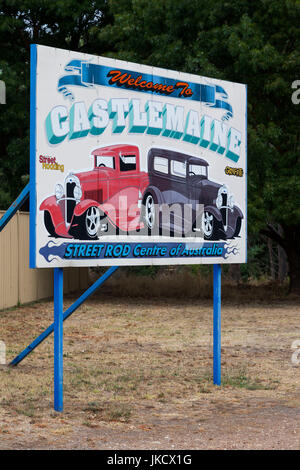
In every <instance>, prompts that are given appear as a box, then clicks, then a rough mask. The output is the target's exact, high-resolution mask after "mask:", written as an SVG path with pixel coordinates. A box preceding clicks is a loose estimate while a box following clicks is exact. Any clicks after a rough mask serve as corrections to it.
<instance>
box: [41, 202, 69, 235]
mask: <svg viewBox="0 0 300 470" xmlns="http://www.w3.org/2000/svg"><path fill="white" fill-rule="evenodd" d="M40 211H48V212H49V214H50V216H51V219H52V222H53V225H54V227H55V228H56V227H57V226H58V225H59V224H61V223H62V222H64V219H63V216H62V212H61V209H60V207H59V205H58V204H57V200H56V197H55V196H50V197H47V198H46V199H45V200H44V201H43V202H42V203H41V205H40Z"/></svg>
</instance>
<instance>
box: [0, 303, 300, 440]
mask: <svg viewBox="0 0 300 470" xmlns="http://www.w3.org/2000/svg"><path fill="white" fill-rule="evenodd" d="M70 303H71V299H67V301H66V305H65V307H67V306H68V305H69V304H70ZM52 308H53V307H52V304H51V303H50V302H43V303H37V304H33V305H30V306H26V307H21V308H18V309H15V310H10V311H3V312H0V320H1V326H0V339H2V340H5V342H6V345H7V355H8V360H11V359H12V358H13V357H14V355H16V354H17V353H18V352H19V351H20V350H21V349H22V348H23V347H25V346H26V345H27V344H28V343H29V342H30V341H31V340H32V339H33V338H34V337H35V336H36V335H37V334H38V333H39V332H41V331H42V330H43V328H45V327H47V326H48V324H50V323H51V322H52ZM299 313H300V311H299V304H298V303H297V302H296V301H288V302H287V301H286V302H279V301H277V302H274V303H270V302H269V303H267V304H266V303H265V304H261V303H253V302H252V304H251V305H249V304H248V305H247V304H246V305H243V307H241V306H240V304H234V303H231V304H229V303H227V304H226V303H225V304H224V306H223V310H222V317H223V320H222V335H223V336H222V373H223V375H222V378H223V382H222V387H220V388H217V387H214V385H213V384H212V305H211V302H206V301H203V300H201V301H200V300H197V301H196V300H190V301H188V302H186V301H184V300H159V299H156V300H146V299H141V298H137V299H131V300H130V299H126V300H125V299H122V298H120V299H116V298H112V297H108V296H104V297H101V296H99V297H94V298H93V299H91V300H90V301H89V302H87V303H86V304H84V305H83V306H82V307H81V308H80V310H79V311H78V312H76V313H75V314H74V315H73V317H71V318H70V319H69V320H68V321H67V322H66V323H65V328H64V377H65V388H64V393H65V396H64V400H65V413H64V414H63V415H60V414H57V413H54V412H53V411H52V406H53V405H52V393H53V370H52V364H53V338H52V337H51V338H49V339H48V340H47V341H45V342H44V343H43V344H42V345H41V346H40V347H39V348H38V349H37V350H36V351H35V352H33V353H32V354H31V355H30V356H29V357H28V358H27V359H25V361H24V362H23V363H21V364H20V365H19V366H18V367H17V368H13V369H12V368H6V367H2V368H1V370H0V403H1V409H0V448H12V447H14V448H129V449H130V448H142V447H144V448H166V446H167V447H168V444H170V446H171V442H173V446H175V447H176V448H202V447H204V448H223V447H225V446H227V447H228V446H229V444H228V443H229V442H231V444H230V445H231V446H233V445H236V446H240V448H242V447H243V448H245V447H247V446H246V444H245V443H244V444H241V443H240V444H239V442H240V441H239V440H241V439H242V440H241V442H242V443H243V442H244V441H243V439H246V441H247V445H248V446H250V447H251V446H252V448H260V447H261V446H262V443H263V441H262V438H261V437H259V435H260V434H259V433H260V432H261V431H262V430H263V431H265V430H266V429H271V428H270V423H269V422H268V420H269V418H270V417H269V414H268V413H272V416H273V418H272V419H273V420H274V419H275V418H274V416H275V414H274V413H276V409H277V408H278V410H279V409H280V410H286V409H290V410H292V415H293V416H294V417H295V418H296V417H297V416H298V417H299V412H300V395H299V370H300V369H299V367H300V366H298V368H297V367H295V366H293V365H292V364H291V359H290V358H291V353H292V351H291V349H290V347H291V344H292V342H293V341H294V340H295V339H300V331H299ZM276 407H277V408H276ZM282 412H284V413H285V411H282ZM251 413H252V414H251ZM257 413H260V414H259V415H258V416H256V414H257ZM280 413H281V411H280ZM297 413H298V414H297ZM252 416H253V423H252V421H251V423H252V424H251V423H250V424H249V422H248V424H245V423H247V419H248V418H249V419H250V418H251V417H252ZM254 416H256V418H255V419H254ZM225 418H226V420H227V421H226V422H227V423H228V429H227V431H226V430H225V429H224V427H223V428H222V433H221V430H219V429H221V428H220V424H219V425H218V424H217V423H218V419H220V420H221V421H220V423H221V422H222V423H223V426H224V421H223V420H224V419H225ZM285 418H286V419H288V423H289V426H290V425H291V426H294V428H295V425H294V423H293V424H291V419H292V417H288V418H287V415H285ZM241 419H242V422H243V423H244V428H243V424H241V423H242V422H241V421H240V420H241ZM251 419H252V418H251ZM270 419H271V418H270ZM276 419H277V418H276ZM230 420H237V421H236V422H235V424H234V423H232V424H230V425H229V423H231V421H230ZM259 420H262V423H263V422H264V420H265V424H262V425H261V429H260V431H258V429H256V428H255V426H256V427H257V424H255V423H257V422H260V421H259ZM283 423H284V420H283V419H282V417H278V423H275V422H274V423H273V425H274V426H273V427H275V426H277V429H278V430H279V429H280V426H282V425H283ZM298 424H299V420H298ZM218 426H219V427H218ZM251 426H252V428H253V426H254V428H255V429H256V431H255V429H254V428H253V429H254V431H255V432H254V431H253V438H252V437H251V436H252V434H251V433H252V431H251V429H252V428H251ZM264 426H265V427H264ZM294 428H293V429H294ZM199 429H202V431H199ZM233 429H235V431H234V432H233ZM253 429H252V430H253ZM295 429H296V428H295ZM199 432H200V434H199ZM226 432H227V433H226ZM278 432H279V431H278ZM232 433H233V435H232ZM297 433H300V427H299V426H298V428H297ZM278 435H279V434H278V433H277V437H278ZM165 436H169V437H170V436H171V437H170V439H171V440H170V441H166V440H164V439H165ZM212 436H213V437H212ZM246 436H248V437H247V438H246ZM255 436H256V437H255ZM292 437H293V439H294V440H292V441H289V438H288V437H287V436H286V439H287V440H286V441H284V439H285V438H284V437H280V440H279V443H277V444H276V443H275V444H274V448H279V447H283V448H290V447H293V448H295V447H297V443H298V444H299V434H297V435H295V436H292ZM224 439H225V440H226V443H225V444H224V442H225V441H224ZM251 439H252V440H251ZM255 439H257V442H256V441H255ZM266 439H267V438H266ZM268 439H273V437H272V435H271V434H270V436H269V437H268ZM297 439H298V440H297ZM246 441H245V442H246ZM265 442H268V441H265ZM266 445H267V446H268V444H266ZM269 447H270V448H273V447H272V446H271V444H269Z"/></svg>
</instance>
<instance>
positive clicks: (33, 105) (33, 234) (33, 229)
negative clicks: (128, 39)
mask: <svg viewBox="0 0 300 470" xmlns="http://www.w3.org/2000/svg"><path fill="white" fill-rule="evenodd" d="M38 47H45V46H37V45H35V44H33V45H31V71H30V75H31V85H30V89H31V93H30V95H31V100H30V189H31V190H30V205H31V210H30V267H31V268H35V267H63V266H65V267H66V266H84V267H86V266H95V265H98V266H100V265H102V266H104V265H106V266H111V265H121V266H122V265H142V264H143V265H151V264H159V265H168V264H202V263H206V264H214V263H220V262H221V263H230V262H232V263H243V262H247V109H246V108H247V87H246V85H244V86H245V103H244V106H245V130H244V158H245V161H244V164H243V168H242V169H241V170H242V171H243V179H244V186H245V191H244V201H245V202H244V205H243V210H242V216H243V217H244V219H243V222H242V223H243V225H244V227H243V237H244V239H243V242H242V243H240V246H242V249H243V250H244V251H243V253H244V255H243V259H237V258H235V257H232V253H233V252H234V250H235V248H234V246H233V244H232V243H231V246H230V243H229V249H228V243H222V242H220V239H219V243H214V241H213V242H212V243H211V246H209V244H208V243H207V242H205V241H204V240H203V239H202V240H201V242H199V243H196V242H195V240H192V241H189V239H186V240H183V239H180V240H181V243H182V242H185V241H186V242H187V243H185V245H184V244H182V249H181V251H179V255H178V257H175V258H174V257H173V258H171V255H170V252H171V249H172V246H173V244H172V243H170V242H171V241H173V240H172V239H169V243H168V241H166V239H164V240H162V239H155V238H154V239H153V240H154V241H153V244H156V245H157V246H164V247H167V248H166V249H167V257H166V256H162V257H160V258H159V257H158V258H156V259H154V258H148V259H146V258H142V257H138V256H137V255H136V254H135V252H134V248H132V252H130V256H131V258H129V257H127V258H122V257H121V255H120V256H119V257H118V256H116V257H115V258H110V259H108V258H107V257H106V254H107V253H106V252H105V251H104V250H103V258H99V259H98V258H97V259H96V258H95V259H94V260H93V261H91V259H87V258H84V259H82V260H78V258H77V259H76V258H75V251H76V246H75V249H74V250H73V252H72V253H71V256H72V257H73V258H72V261H69V260H66V253H64V259H63V261H62V262H61V263H60V262H56V261H55V260H54V258H55V256H54V255H53V254H51V253H50V255H48V252H50V251H51V250H47V247H46V246H45V247H44V253H45V252H46V254H44V255H43V256H44V257H45V259H47V258H46V257H48V259H50V256H51V263H49V264H44V265H41V264H40V262H39V263H37V256H38V249H39V248H40V245H38V246H37V243H38V242H37V212H38V207H37V205H38V204H40V202H41V201H37V194H36V185H37V171H36V168H37V162H36V159H37V151H38V149H37V125H38V124H39V123H38V122H37V115H36V113H37V105H38V103H37V57H38ZM49 49H53V48H49ZM69 52H70V51H69ZM72 54H73V53H72ZM74 54H75V53H74ZM94 57H95V58H96V56H94ZM101 59H102V58H101ZM103 59H104V60H106V61H108V60H109V59H106V58H103ZM71 62H72V61H71ZM73 62H74V61H73ZM120 63H122V64H123V63H124V62H121V61H119V62H118V64H120ZM90 65H91V64H90ZM92 65H93V64H92ZM133 65H136V66H139V64H129V66H128V67H129V68H130V67H131V68H132V66H133ZM128 67H127V68H128ZM154 70H159V71H161V74H162V75H163V74H165V76H166V75H167V74H168V73H169V72H172V73H173V74H174V73H177V72H175V71H168V70H164V69H155V68H154ZM178 76H181V74H180V73H179V72H178ZM63 78H66V77H61V78H60V80H59V84H61V86H60V89H62V88H64V87H63V86H62V84H63V85H64V84H65V82H63V81H62V79H63ZM67 78H69V77H67ZM211 80H213V79H211ZM173 81H174V80H173ZM172 83H173V82H172ZM227 83H231V82H227ZM232 85H239V86H240V85H241V84H232ZM191 86H192V85H191ZM203 86H204V85H203ZM205 86H209V85H205ZM216 86H217V85H216ZM65 88H66V87H65ZM223 91H224V90H223ZM64 93H65V94H66V93H67V92H66V91H65V90H64ZM150 96H151V95H150ZM219 101H220V102H221V104H219V106H220V108H221V109H223V108H225V111H226V113H227V114H226V113H225V115H224V116H227V117H228V116H229V117H228V118H230V112H231V111H230V109H229V108H228V106H230V107H231V105H229V104H228V103H227V102H226V100H225V101H223V102H222V100H219ZM225 105H226V106H227V108H226V106H225ZM208 109H209V108H208ZM228 109H229V111H228ZM231 110H232V108H231ZM215 121H217V120H215ZM39 125H40V124H39ZM133 140H134V139H133ZM231 161H232V160H231ZM227 163H230V161H229V160H228V161H227ZM224 164H225V163H224ZM226 168H229V170H228V171H231V172H232V171H234V170H236V169H235V168H230V167H229V166H227V167H226ZM148 171H149V169H148ZM228 174H229V173H228ZM231 175H232V176H231V178H232V184H233V185H234V184H235V182H234V179H236V178H235V176H234V172H233V173H231ZM223 186H225V185H223ZM234 207H235V206H234ZM138 241H140V240H138ZM147 241H149V242H151V241H152V238H151V239H149V240H146V242H147ZM113 242H116V243H121V244H124V243H126V240H125V238H124V237H121V239H120V238H119V239H115V240H113V241H112V242H111V243H113ZM225 242H226V240H225ZM238 242H239V241H238ZM53 243H54V242H53ZM92 243H94V242H92ZM104 243H106V246H107V243H109V241H108V242H104ZM176 243H177V247H178V244H179V242H178V238H177V239H176ZM94 244H95V243H94ZM47 245H49V244H47ZM81 245H83V243H81ZM131 245H132V246H134V243H132V242H130V246H131ZM135 245H136V244H135ZM52 246H53V245H52V243H51V247H52ZM216 246H217V247H218V248H219V247H221V248H220V252H221V251H222V250H223V251H222V253H223V254H222V255H218V257H217V256H216V251H215V252H214V250H216V249H217V248H216ZM186 247H188V248H191V250H192V251H193V252H199V254H197V253H196V255H193V256H190V255H186V254H184V256H186V258H185V259H184V258H183V255H182V253H183V252H184V250H185V251H186V252H188V253H190V251H189V249H187V248H186ZM194 247H196V248H194ZM185 248H186V249H185ZM70 250H71V248H70ZM201 250H202V251H201ZM52 251H53V253H54V252H55V248H53V250H52ZM79 251H80V250H79V249H78V251H77V252H79ZM86 251H88V248H87V249H86ZM227 251H228V252H230V253H229V254H228V253H227ZM40 253H41V248H40ZM207 253H209V254H207ZM101 256H102V255H101ZM222 257H223V259H222ZM48 259H47V261H48ZM53 261H54V262H53Z"/></svg>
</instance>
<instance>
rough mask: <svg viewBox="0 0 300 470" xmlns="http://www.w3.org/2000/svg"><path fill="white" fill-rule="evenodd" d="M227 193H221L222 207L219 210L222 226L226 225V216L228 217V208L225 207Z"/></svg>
mask: <svg viewBox="0 0 300 470" xmlns="http://www.w3.org/2000/svg"><path fill="white" fill-rule="evenodd" d="M226 206H227V194H222V209H221V210H220V212H221V215H222V222H223V225H224V227H226V226H227V218H228V209H227V207H226Z"/></svg>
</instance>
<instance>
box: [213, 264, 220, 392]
mask: <svg viewBox="0 0 300 470" xmlns="http://www.w3.org/2000/svg"><path fill="white" fill-rule="evenodd" d="M213 324H214V326H213V329H214V331H213V343H214V344H213V350H214V365H213V371H214V384H215V385H221V265H220V264H214V320H213Z"/></svg>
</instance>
